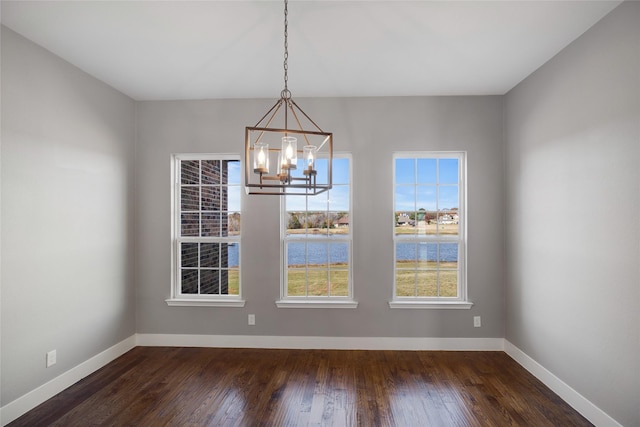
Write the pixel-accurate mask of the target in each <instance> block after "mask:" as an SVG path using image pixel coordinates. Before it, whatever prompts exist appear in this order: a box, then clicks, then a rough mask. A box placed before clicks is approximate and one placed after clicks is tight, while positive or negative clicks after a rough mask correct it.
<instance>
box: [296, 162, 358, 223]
mask: <svg viewBox="0 0 640 427" xmlns="http://www.w3.org/2000/svg"><path fill="white" fill-rule="evenodd" d="M327 165H328V162H327V160H326V159H318V160H317V161H316V169H317V171H318V175H317V176H318V184H325V183H326V182H327V178H326V176H327ZM332 172H333V177H332V184H333V187H332V188H331V190H329V191H327V192H324V193H321V194H318V195H317V196H309V197H304V196H286V198H285V199H286V200H285V203H286V207H287V211H289V212H294V211H295V212H297V211H304V210H309V211H325V212H326V211H327V210H329V211H332V212H344V211H348V210H349V205H350V195H349V191H350V186H349V177H350V172H349V159H348V158H346V157H334V158H333V168H332ZM294 176H295V175H294Z"/></svg>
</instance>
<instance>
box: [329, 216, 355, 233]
mask: <svg viewBox="0 0 640 427" xmlns="http://www.w3.org/2000/svg"><path fill="white" fill-rule="evenodd" d="M329 215H330V216H331V222H332V224H333V228H332V229H331V235H338V236H339V235H345V234H349V230H350V227H349V212H330V213H329Z"/></svg>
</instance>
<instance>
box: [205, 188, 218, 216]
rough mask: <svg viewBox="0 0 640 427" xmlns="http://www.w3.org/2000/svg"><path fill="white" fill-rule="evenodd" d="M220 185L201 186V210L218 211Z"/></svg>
mask: <svg viewBox="0 0 640 427" xmlns="http://www.w3.org/2000/svg"><path fill="white" fill-rule="evenodd" d="M221 206H222V204H221V199H220V187H218V186H204V187H202V210H203V211H219V210H220V209H222V208H221Z"/></svg>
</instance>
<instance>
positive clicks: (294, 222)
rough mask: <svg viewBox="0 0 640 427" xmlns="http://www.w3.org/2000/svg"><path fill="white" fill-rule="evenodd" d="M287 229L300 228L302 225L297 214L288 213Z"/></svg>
mask: <svg viewBox="0 0 640 427" xmlns="http://www.w3.org/2000/svg"><path fill="white" fill-rule="evenodd" d="M289 215H290V216H289V226H288V228H289V230H297V229H299V228H302V225H301V224H300V220H299V219H298V215H297V214H294V213H292V214H289Z"/></svg>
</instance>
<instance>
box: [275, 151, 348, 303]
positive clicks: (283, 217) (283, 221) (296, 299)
mask: <svg viewBox="0 0 640 427" xmlns="http://www.w3.org/2000/svg"><path fill="white" fill-rule="evenodd" d="M333 158H334V159H340V158H343V159H344V158H346V159H348V160H349V234H348V236H345V237H342V236H341V237H336V236H334V237H327V240H328V241H331V242H343V243H348V251H347V252H348V255H347V256H348V263H349V272H348V280H349V286H348V295H347V296H289V295H287V259H288V256H287V242H305V241H307V240H309V239H307V238H305V237H300V236H287V220H288V217H287V208H286V198H285V197H282V198H281V201H280V253H281V257H280V299H279V300H278V301H276V306H277V307H279V308H357V307H358V302H357V301H355V300H354V299H353V263H352V260H353V256H352V251H353V230H354V229H353V159H352V157H351V154H347V153H339V154H336V153H334V155H333ZM334 170H335V166H334ZM333 186H334V187H336V184H335V183H334V185H333ZM331 191H332V190H329V196H331ZM291 197H307V196H291ZM307 206H308V205H307ZM313 241H314V242H318V239H317V238H315V239H314V240H313Z"/></svg>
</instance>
